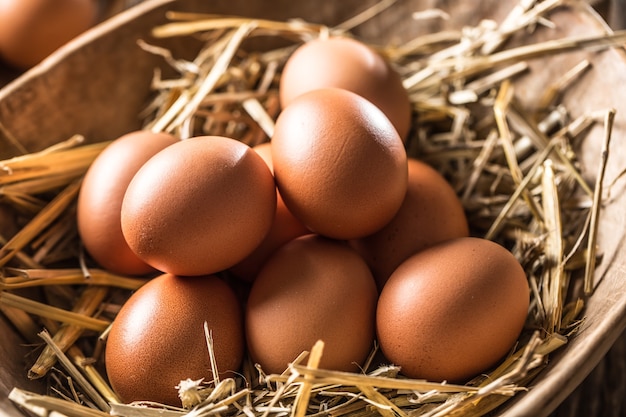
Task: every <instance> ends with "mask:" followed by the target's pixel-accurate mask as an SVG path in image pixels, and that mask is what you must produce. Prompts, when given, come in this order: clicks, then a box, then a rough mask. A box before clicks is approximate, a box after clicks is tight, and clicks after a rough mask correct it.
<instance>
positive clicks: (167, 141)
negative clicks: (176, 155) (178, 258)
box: [76, 130, 179, 275]
mask: <svg viewBox="0 0 626 417" xmlns="http://www.w3.org/2000/svg"><path fill="white" fill-rule="evenodd" d="M178 141H179V139H178V138H176V137H174V136H172V135H169V134H166V133H152V132H149V131H144V130H141V131H135V132H131V133H128V134H126V135H124V136H122V137H120V138H118V139H116V140H115V141H113V142H112V143H111V144H110V145H108V146H107V147H106V148H105V149H104V150H103V151H102V152H101V153H100V155H98V157H97V158H96V159H95V160H94V161H93V163H92V164H91V166H90V167H89V169H88V170H87V173H86V174H85V178H84V179H83V182H82V184H81V189H80V193H79V195H78V204H77V208H76V211H77V213H76V215H77V224H78V232H79V234H80V237H81V241H82V243H83V245H84V247H85V249H86V250H87V252H88V253H89V254H90V255H91V256H92V258H93V259H94V260H95V261H96V262H97V263H98V264H99V265H101V266H102V267H104V268H105V269H108V270H110V271H112V272H115V273H119V274H129V275H142V274H146V273H148V272H153V271H154V268H153V267H151V266H150V265H148V264H146V263H145V262H144V261H142V260H141V259H139V258H138V257H137V255H135V253H134V252H133V251H132V250H131V249H130V248H129V247H128V244H127V243H126V240H125V239H124V235H123V234H122V226H121V224H120V213H121V208H122V200H123V198H124V193H125V192H126V188H127V187H128V184H129V183H130V181H131V180H132V179H133V176H134V175H135V174H136V173H137V171H138V170H139V168H141V166H142V165H143V164H144V163H145V162H146V161H147V160H148V159H150V158H151V157H152V156H153V155H154V154H156V153H157V152H159V151H161V150H163V149H164V148H166V147H167V146H169V145H173V144H174V143H176V142H178Z"/></svg>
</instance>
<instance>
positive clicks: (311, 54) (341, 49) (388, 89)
mask: <svg viewBox="0 0 626 417" xmlns="http://www.w3.org/2000/svg"><path fill="white" fill-rule="evenodd" d="M327 87H336V88H343V89H345V90H350V91H352V92H354V93H356V94H359V95H361V96H363V97H365V98H366V99H368V100H369V101H371V102H372V103H374V104H375V105H376V106H378V107H379V108H380V109H381V110H382V111H383V112H384V113H385V114H386V115H387V117H388V118H389V120H391V122H392V124H393V125H394V126H395V128H396V129H397V131H398V133H399V135H400V137H401V138H402V139H403V140H404V139H405V138H406V137H407V134H408V132H409V129H410V127H411V103H410V101H409V96H408V94H407V92H406V90H405V89H404V86H403V85H402V80H401V78H400V76H399V74H398V73H397V72H396V71H395V70H394V69H393V68H392V67H391V65H390V64H389V63H388V62H387V61H386V60H385V59H384V58H383V57H382V56H381V55H380V54H379V53H378V52H376V51H374V50H373V49H372V48H370V47H369V46H367V45H365V44H364V43H362V42H360V41H358V40H355V39H351V38H344V37H331V38H327V39H322V38H320V39H315V40H312V41H309V42H306V43H304V44H303V45H301V46H300V47H299V48H298V49H296V51H295V52H294V53H293V54H292V55H291V56H290V57H289V59H288V60H287V62H286V63H285V68H284V69H283V71H282V73H281V78H280V85H279V95H280V102H281V105H282V107H283V108H285V107H287V106H288V105H289V103H291V102H292V101H293V99H295V98H296V97H297V96H299V95H301V94H303V93H305V92H308V91H311V90H315V89H318V88H327Z"/></svg>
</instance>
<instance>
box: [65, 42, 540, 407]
mask: <svg viewBox="0 0 626 417" xmlns="http://www.w3.org/2000/svg"><path fill="white" fill-rule="evenodd" d="M302 80H307V82H306V83H303V82H302ZM304 86H306V88H304ZM279 94H280V100H281V105H282V109H283V110H282V112H281V113H280V115H279V116H278V118H277V120H276V122H275V130H274V134H273V135H272V138H271V141H270V142H268V143H264V144H262V145H257V146H255V147H249V146H248V145H245V144H243V143H241V142H239V141H237V140H234V139H230V138H225V137H217V136H212V137H209V136H202V137H193V138H189V139H184V140H180V139H178V138H176V137H174V136H171V135H169V134H165V133H153V132H148V131H138V132H132V133H129V134H127V135H125V136H123V137H121V138H119V139H117V140H115V141H113V142H112V143H111V144H110V145H109V146H108V147H107V148H106V149H105V150H104V151H103V152H102V153H101V154H100V156H99V157H98V158H97V159H96V160H95V161H94V163H93V164H92V166H91V167H90V169H89V171H88V172H87V174H86V176H85V178H84V181H83V184H82V188H81V192H80V194H79V200H78V210H77V220H78V230H79V233H80V236H81V239H82V242H83V244H84V247H85V248H86V250H87V251H88V253H89V254H90V255H91V257H92V258H93V259H94V261H95V262H96V263H98V264H99V265H100V266H102V267H104V268H106V269H108V270H110V271H114V272H117V273H121V274H131V275H149V274H153V276H154V278H152V279H150V280H149V281H148V282H147V283H146V284H145V285H144V286H143V287H141V288H140V289H139V290H138V291H136V292H135V293H134V294H133V295H132V296H131V297H130V298H129V299H128V301H127V302H126V303H125V304H124V305H123V306H122V308H121V310H120V312H119V314H118V315H117V317H116V319H115V321H114V323H113V325H112V327H111V331H110V333H109V335H108V339H107V346H106V357H105V360H106V370H107V375H108V378H109V380H110V382H111V385H112V387H113V388H114V390H115V391H116V392H117V394H118V395H119V396H120V398H121V399H122V400H123V401H125V402H126V401H135V400H150V401H156V402H160V403H165V404H171V405H180V400H179V398H178V392H177V390H176V388H175V387H176V386H177V384H178V383H179V382H180V381H182V380H185V379H187V378H191V379H194V380H197V379H202V378H204V379H206V380H211V379H212V373H211V369H212V368H211V361H210V355H209V354H208V350H207V341H206V338H205V334H204V324H205V323H206V326H207V328H208V329H209V330H210V333H211V338H212V341H213V343H212V347H213V353H214V358H215V361H216V364H217V369H218V370H219V372H220V374H221V376H222V377H223V376H228V375H233V374H234V373H236V372H237V371H238V370H239V369H240V367H241V366H242V362H243V360H244V357H246V355H248V356H249V358H250V359H251V360H252V361H253V362H255V363H258V364H259V365H260V367H261V368H262V370H263V371H264V372H266V373H280V372H283V371H284V370H285V369H286V368H287V366H288V364H289V363H290V362H292V361H293V360H294V359H295V358H296V357H297V356H298V355H300V354H301V353H302V352H303V351H306V350H308V349H310V348H311V347H312V346H313V345H314V344H315V342H316V341H317V340H322V341H324V343H325V349H324V354H323V357H322V359H321V363H320V365H319V366H320V367H322V368H326V369H333V370H340V371H349V372H358V371H359V370H360V367H361V366H362V365H363V364H364V362H365V361H366V359H367V357H368V355H369V354H370V352H371V351H372V348H373V346H374V341H375V340H377V342H378V343H379V345H380V348H381V352H382V354H383V355H384V357H385V360H387V361H389V362H392V363H394V364H396V365H398V366H400V369H401V373H402V374H403V375H405V376H407V377H411V378H420V379H429V380H434V381H444V380H445V381H451V382H463V381H467V380H468V379H471V378H472V377H474V376H476V375H477V374H479V373H481V372H484V371H486V370H488V369H489V368H490V367H492V366H493V365H494V364H496V363H497V361H499V360H500V359H502V357H503V356H505V355H506V354H507V352H509V350H510V349H511V348H512V346H513V345H514V344H515V341H516V340H517V338H518V337H519V335H520V332H521V330H522V328H523V325H524V322H525V319H526V315H527V310H528V304H529V288H528V284H527V280H526V276H525V273H524V271H523V269H522V267H521V265H520V264H519V262H518V261H517V260H516V259H515V257H514V256H513V255H512V254H511V253H510V252H509V251H508V250H506V249H505V248H504V247H502V246H500V245H498V244H496V243H494V242H491V241H487V240H485V239H481V238H476V237H470V236H469V228H468V224H467V219H466V217H465V214H464V211H463V207H462V205H461V203H460V201H459V200H458V198H457V196H456V194H455V191H454V190H453V189H452V188H451V186H450V185H449V184H448V183H447V182H446V180H445V179H444V178H443V177H442V176H441V175H440V174H439V173H438V172H437V171H435V170H434V169H433V168H431V167H429V166H428V165H427V164H425V163H423V162H421V161H419V160H417V159H414V158H410V157H407V154H406V151H405V143H404V141H405V138H406V137H407V135H408V133H409V129H410V125H411V104H410V101H409V98H408V96H407V94H406V91H405V90H404V89H403V87H402V82H401V79H400V77H399V75H398V74H397V73H396V72H394V70H393V68H392V67H391V66H390V65H389V64H388V63H387V62H386V61H385V59H384V58H383V57H381V56H380V55H379V54H377V53H376V52H375V51H374V50H372V49H370V48H369V47H368V46H366V45H364V44H362V43H360V42H358V41H356V40H353V39H349V38H330V39H324V40H322V39H320V40H314V41H309V42H307V43H305V44H303V45H302V46H301V47H300V48H299V49H297V50H296V51H295V52H294V54H293V55H292V56H291V57H290V58H289V60H288V61H287V63H286V65H285V67H284V70H283V72H282V75H281V80H280V91H279ZM229 279H236V280H238V282H244V283H246V285H247V289H248V291H246V292H245V294H244V295H242V294H241V293H240V292H237V291H235V290H234V289H233V286H232V285H231V282H230V281H229Z"/></svg>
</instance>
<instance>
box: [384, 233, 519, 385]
mask: <svg viewBox="0 0 626 417" xmlns="http://www.w3.org/2000/svg"><path fill="white" fill-rule="evenodd" d="M529 300H530V290H529V286H528V282H527V279H526V275H525V272H524V269H523V268H522V266H521V265H520V263H519V262H518V260H517V259H516V258H515V256H513V254H512V253H511V252H509V251H508V250H507V249H506V248H504V247H503V246H500V245H499V244H497V243H495V242H492V241H490V240H487V239H482V238H476V237H463V238H457V239H452V240H448V241H446V242H443V243H439V244H437V245H435V246H432V247H430V248H428V249H425V250H423V251H421V252H418V253H417V254H415V255H413V256H411V257H410V258H408V259H407V260H406V261H404V262H403V263H402V264H401V265H400V266H399V267H398V268H397V269H396V270H395V271H394V272H393V274H392V275H391V277H389V280H388V281H387V282H386V283H385V286H384V287H383V290H382V292H381V294H380V297H379V299H378V306H377V310H376V332H377V337H378V341H379V343H380V348H381V350H382V352H383V354H384V355H385V357H386V358H387V359H388V360H389V361H391V362H392V363H394V364H396V365H398V366H400V372H401V373H402V374H403V375H406V376H408V377H411V378H417V379H427V380H432V381H448V382H455V383H463V382H467V381H468V380H469V379H471V378H473V377H475V376H477V375H478V374H480V373H481V372H486V371H488V370H489V368H490V367H492V366H494V365H495V364H496V363H497V362H498V361H499V360H501V359H502V358H503V357H504V356H506V354H507V353H508V352H509V351H510V350H511V349H512V348H513V346H514V345H515V342H516V341H517V340H518V338H519V336H520V334H521V332H522V330H523V328H524V323H525V321H526V317H527V314H528V307H529Z"/></svg>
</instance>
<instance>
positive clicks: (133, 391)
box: [105, 274, 245, 407]
mask: <svg viewBox="0 0 626 417" xmlns="http://www.w3.org/2000/svg"><path fill="white" fill-rule="evenodd" d="M205 322H206V323H207V327H208V330H209V331H210V332H211V335H212V338H213V344H214V345H213V351H214V354H215V361H216V364H217V369H218V372H219V373H220V378H225V377H233V375H234V374H233V373H234V372H237V371H238V370H239V367H240V366H241V362H242V360H243V355H244V349H245V342H244V333H243V321H242V310H241V305H240V303H239V301H238V299H237V297H236V296H235V294H234V292H233V291H232V289H231V288H230V287H229V286H228V284H226V283H225V282H224V281H223V280H221V279H220V278H218V277H216V276H199V277H177V276H174V275H170V274H164V275H160V276H158V277H156V278H153V279H152V280H150V281H149V282H148V283H146V284H145V285H144V286H143V287H141V288H140V289H139V290H137V291H136V292H135V293H134V294H133V295H132V296H131V297H130V298H129V299H128V300H127V301H126V303H124V305H123V306H122V308H121V310H120V311H119V313H118V315H117V316H116V318H115V320H114V321H113V324H112V326H111V330H110V333H109V335H108V338H107V342H106V349H105V364H106V371H107V375H108V379H109V382H110V383H111V386H112V387H113V389H114V391H115V392H116V393H117V394H118V396H119V397H120V398H121V400H122V401H124V402H131V401H155V402H158V403H161V404H167V405H173V406H178V407H180V406H181V401H180V399H179V398H178V390H177V389H176V388H175V387H176V386H177V385H178V384H179V383H180V382H181V381H183V380H186V379H187V378H190V379H192V380H198V379H200V378H204V379H205V380H207V381H210V380H212V378H213V374H212V371H211V362H210V359H209V358H210V355H209V351H208V347H207V342H206V337H205V334H204V323H205Z"/></svg>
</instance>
